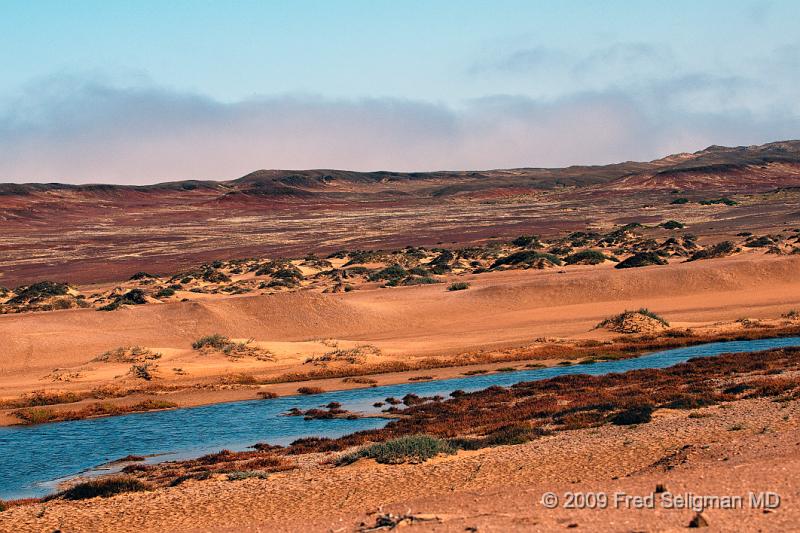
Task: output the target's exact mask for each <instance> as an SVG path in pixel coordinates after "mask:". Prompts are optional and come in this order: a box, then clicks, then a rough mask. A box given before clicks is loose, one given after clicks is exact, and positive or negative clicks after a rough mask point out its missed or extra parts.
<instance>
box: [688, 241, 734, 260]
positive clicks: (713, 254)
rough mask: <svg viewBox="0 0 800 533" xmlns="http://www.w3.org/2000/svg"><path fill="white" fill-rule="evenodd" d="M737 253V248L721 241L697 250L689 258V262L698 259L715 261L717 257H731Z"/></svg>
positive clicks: (730, 243) (728, 242)
mask: <svg viewBox="0 0 800 533" xmlns="http://www.w3.org/2000/svg"><path fill="white" fill-rule="evenodd" d="M738 251H739V247H738V246H736V245H735V244H734V243H733V242H731V241H722V242H720V243H717V244H714V245H712V246H708V247H706V248H703V249H702V250H698V251H697V252H695V253H693V254H692V255H691V257H689V261H698V260H700V259H716V258H718V257H725V256H728V255H733V254H735V253H737V252H738Z"/></svg>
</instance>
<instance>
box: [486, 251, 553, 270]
mask: <svg viewBox="0 0 800 533" xmlns="http://www.w3.org/2000/svg"><path fill="white" fill-rule="evenodd" d="M546 262H549V263H552V264H553V265H558V266H561V259H559V258H558V256H555V255H553V254H548V253H541V252H532V251H524V252H514V253H513V254H510V255H508V256H506V257H501V258H500V259H498V260H496V261H495V262H494V263H492V266H491V267H490V268H497V267H499V266H503V265H528V266H533V265H541V264H543V263H546Z"/></svg>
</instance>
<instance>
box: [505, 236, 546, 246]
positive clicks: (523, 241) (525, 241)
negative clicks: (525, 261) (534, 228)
mask: <svg viewBox="0 0 800 533" xmlns="http://www.w3.org/2000/svg"><path fill="white" fill-rule="evenodd" d="M511 244H513V245H514V246H518V247H519V248H525V247H526V246H530V245H531V244H533V245H538V244H539V237H537V236H536V235H520V236H519V237H517V238H516V239H514V240H513V241H511Z"/></svg>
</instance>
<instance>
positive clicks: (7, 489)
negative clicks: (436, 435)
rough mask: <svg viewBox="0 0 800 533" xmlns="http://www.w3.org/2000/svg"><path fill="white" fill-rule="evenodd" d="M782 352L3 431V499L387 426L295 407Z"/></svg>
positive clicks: (644, 361) (654, 360)
mask: <svg viewBox="0 0 800 533" xmlns="http://www.w3.org/2000/svg"><path fill="white" fill-rule="evenodd" d="M786 346H800V337H788V338H777V339H763V340H754V341H733V342H718V343H711V344H704V345H699V346H692V347H688V348H678V349H674V350H665V351H662V352H656V353H652V354H650V355H645V356H642V357H638V358H635V359H624V360H619V361H609V362H605V363H595V364H592V365H574V366H566V367H562V366H556V367H550V368H542V369H535V370H520V371H516V372H507V373H492V374H485V375H477V376H471V377H463V378H457V379H448V380H442V381H429V382H415V383H405V384H402V385H390V386H385V387H374V388H365V389H356V390H347V391H338V392H329V393H324V394H318V395H314V396H290V397H282V398H276V399H274V400H251V401H243V402H232V403H222V404H216V405H208V406H203V407H194V408H187V409H176V410H172V411H158V412H151V413H137V414H130V415H124V416H117V417H111V418H97V419H91V420H77V421H71V422H56V423H52V424H43V425H39V426H19V427H6V428H0V498H6V499H8V498H22V497H29V496H41V495H43V494H46V493H48V492H51V491H52V490H53V481H54V480H57V479H59V478H63V477H66V476H70V475H75V474H77V473H79V472H81V471H84V470H87V469H90V468H92V467H95V466H97V465H100V464H102V463H106V462H108V461H111V460H114V459H118V458H120V457H123V456H126V455H129V454H133V455H150V454H163V455H159V456H158V460H168V459H176V458H184V457H191V456H197V455H201V454H204V453H208V452H212V451H218V450H220V449H222V448H228V449H232V450H242V449H245V448H247V447H248V446H250V445H252V444H255V443H256V442H269V443H271V444H288V443H289V442H291V441H293V440H295V439H298V438H300V437H309V436H320V437H321V436H326V437H338V436H341V435H345V434H348V433H353V432H355V431H360V430H364V429H372V428H378V427H381V426H383V425H385V424H386V423H387V422H388V420H386V419H381V418H361V419H357V420H343V419H333V420H304V419H303V418H302V417H286V416H280V415H281V414H282V413H285V412H286V411H287V410H289V409H291V408H292V407H297V408H299V409H309V408H312V407H318V406H321V405H325V404H327V403H329V402H332V401H336V402H340V403H341V404H342V405H343V407H344V408H345V409H349V410H351V411H368V412H369V411H372V412H374V411H377V409H375V408H374V407H372V404H373V403H374V402H377V401H382V400H384V399H385V398H387V397H389V396H394V397H396V398H402V397H403V396H404V395H406V394H408V393H414V394H417V395H419V396H432V395H436V394H441V395H443V396H446V395H448V394H449V393H450V392H452V391H454V390H456V389H461V390H464V391H474V390H480V389H485V388H487V387H489V386H491V385H500V386H510V385H513V384H515V383H519V382H521V381H535V380H540V379H546V378H551V377H554V376H562V375H566V374H592V375H599V374H607V373H611V372H625V371H628V370H635V369H639V368H664V367H667V366H672V365H674V364H677V363H681V362H683V361H686V360H687V359H690V358H692V357H703V356H713V355H719V354H722V353H734V352H754V351H759V350H766V349H769V348H779V347H786Z"/></svg>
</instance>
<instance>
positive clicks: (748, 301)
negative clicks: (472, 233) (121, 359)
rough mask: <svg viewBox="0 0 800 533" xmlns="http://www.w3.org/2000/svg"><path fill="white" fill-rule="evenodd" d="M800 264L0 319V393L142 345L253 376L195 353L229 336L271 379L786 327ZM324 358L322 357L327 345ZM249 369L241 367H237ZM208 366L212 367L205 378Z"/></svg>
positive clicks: (797, 297)
mask: <svg viewBox="0 0 800 533" xmlns="http://www.w3.org/2000/svg"><path fill="white" fill-rule="evenodd" d="M798 271H800V258H797V257H771V256H764V255H762V254H755V253H750V254H745V255H740V256H736V257H731V258H727V259H720V260H714V261H705V262H694V263H681V264H672V265H670V266H667V267H650V268H640V269H629V270H616V269H613V268H609V267H595V268H592V267H585V268H584V267H577V268H573V269H570V270H569V271H567V272H565V273H558V272H556V271H535V270H528V271H507V272H496V273H486V274H481V275H479V276H474V277H473V278H472V279H471V280H470V281H471V283H472V288H471V289H470V290H467V291H458V292H452V293H451V292H446V291H445V290H444V288H443V287H442V286H441V285H431V286H420V287H409V288H397V289H375V290H364V291H355V292H351V293H343V294H319V293H316V292H311V291H301V292H294V293H280V294H273V295H266V296H241V297H220V298H218V299H205V300H202V301H196V302H179V303H169V304H160V305H147V306H140V307H131V308H126V309H122V310H120V311H116V312H111V313H104V312H97V311H94V310H91V309H80V310H66V311H55V312H48V313H28V314H20V315H4V316H0V336H2V338H4V339H7V342H6V343H5V346H4V349H3V350H2V353H0V369H1V370H0V384H2V388H3V390H4V391H7V393H8V394H16V393H18V392H20V391H24V390H30V389H35V388H41V387H43V386H45V385H49V384H48V383H46V382H43V381H42V377H43V376H45V375H47V374H48V373H49V372H51V371H52V370H53V369H54V368H69V367H73V366H75V365H84V364H86V363H88V362H89V361H91V360H92V359H93V358H95V357H96V356H98V355H99V354H101V353H102V352H104V351H106V350H110V349H114V348H117V347H119V346H129V345H140V346H146V347H150V348H154V349H158V350H161V351H163V352H164V353H165V354H166V355H168V356H169V357H170V359H169V360H170V362H171V363H173V364H176V365H177V364H180V363H181V362H184V363H185V362H187V361H189V362H193V364H194V366H195V368H196V369H197V371H198V372H201V373H203V374H204V375H209V374H214V373H217V374H219V373H226V372H228V371H230V370H231V369H233V370H235V369H237V368H238V369H242V368H249V367H247V366H246V365H245V366H244V367H243V366H242V363H240V362H239V363H231V364H226V362H225V361H222V362H220V361H211V360H206V361H205V362H204V361H203V360H198V359H197V356H196V353H193V352H192V350H191V343H192V342H193V341H194V340H195V339H197V338H198V337H200V336H202V335H207V334H210V333H214V332H219V333H222V334H224V335H227V336H230V337H232V338H242V339H248V338H252V339H254V340H255V341H256V342H257V343H258V344H259V346H263V347H265V348H268V349H272V350H273V351H274V353H276V354H277V355H278V360H277V361H275V362H273V363H263V364H262V365H261V366H262V367H263V368H267V369H269V368H272V367H280V368H282V369H285V368H287V366H286V365H289V364H292V362H294V364H298V361H302V358H303V356H305V355H307V354H308V353H309V350H310V348H311V345H310V344H309V342H310V341H319V340H321V339H326V338H334V339H339V340H341V341H343V342H352V343H368V344H373V345H375V346H377V347H378V348H380V349H381V350H382V352H383V354H384V355H386V356H392V357H401V358H403V357H414V356H422V355H443V354H453V353H461V352H465V351H469V350H474V349H479V348H480V349H485V348H487V347H507V346H514V345H522V344H525V343H530V342H533V341H534V340H535V339H537V338H539V337H543V336H548V337H553V336H555V337H564V338H587V337H598V336H600V337H602V336H604V335H608V333H607V332H602V331H598V330H594V329H593V328H594V326H595V325H596V324H597V323H598V322H599V321H600V320H602V319H603V318H605V317H607V316H609V315H610V314H614V313H618V312H620V311H622V310H624V309H626V308H628V309H631V308H638V307H641V306H647V307H649V308H651V309H654V310H656V311H658V312H659V313H660V314H662V315H664V316H665V317H666V318H667V319H669V320H670V321H672V322H674V323H675V324H676V325H704V324H705V325H707V324H710V323H713V322H716V321H724V320H727V321H730V320H736V319H738V318H742V317H750V318H776V317H778V316H780V314H781V313H783V312H786V311H787V310H788V309H789V308H791V306H793V305H794V306H796V303H797V302H798V301H800V284H798V283H797V272H798ZM320 348H322V347H321V346H320ZM237 365H238V366H237ZM206 367H207V368H206Z"/></svg>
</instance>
